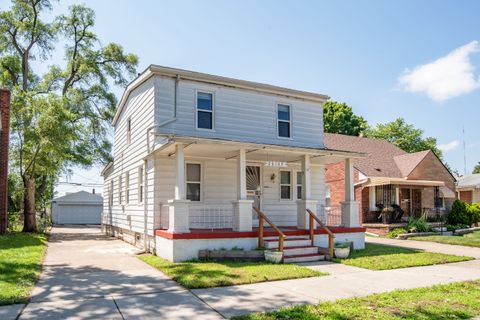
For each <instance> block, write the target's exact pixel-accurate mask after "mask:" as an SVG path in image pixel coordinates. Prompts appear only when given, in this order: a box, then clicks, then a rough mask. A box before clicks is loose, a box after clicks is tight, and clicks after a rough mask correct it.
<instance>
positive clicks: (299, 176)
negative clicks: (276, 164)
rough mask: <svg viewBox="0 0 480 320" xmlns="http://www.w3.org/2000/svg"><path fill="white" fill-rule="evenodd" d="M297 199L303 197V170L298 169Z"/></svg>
mask: <svg viewBox="0 0 480 320" xmlns="http://www.w3.org/2000/svg"><path fill="white" fill-rule="evenodd" d="M297 199H302V171H297Z"/></svg>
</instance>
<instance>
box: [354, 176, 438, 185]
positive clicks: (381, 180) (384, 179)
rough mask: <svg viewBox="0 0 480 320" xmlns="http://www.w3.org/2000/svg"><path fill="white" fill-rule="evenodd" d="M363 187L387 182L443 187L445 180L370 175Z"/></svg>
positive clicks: (386, 183)
mask: <svg viewBox="0 0 480 320" xmlns="http://www.w3.org/2000/svg"><path fill="white" fill-rule="evenodd" d="M362 184H363V186H364V187H374V186H384V185H389V184H396V185H409V186H423V187H444V186H445V182H443V181H435V180H409V179H405V178H390V177H370V178H368V179H366V180H365V181H364V182H363V183H362Z"/></svg>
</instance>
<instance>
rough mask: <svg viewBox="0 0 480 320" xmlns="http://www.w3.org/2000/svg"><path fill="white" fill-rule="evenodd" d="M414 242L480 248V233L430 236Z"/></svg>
mask: <svg viewBox="0 0 480 320" xmlns="http://www.w3.org/2000/svg"><path fill="white" fill-rule="evenodd" d="M412 240H419V241H431V242H438V243H445V244H454V245H459V246H468V247H479V248H480V231H476V232H472V233H467V234H464V235H461V236H428V237H415V238H413V239H412Z"/></svg>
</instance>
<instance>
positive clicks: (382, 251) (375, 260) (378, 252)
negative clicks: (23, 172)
mask: <svg viewBox="0 0 480 320" xmlns="http://www.w3.org/2000/svg"><path fill="white" fill-rule="evenodd" d="M472 259H473V258H470V257H463V256H454V255H449V254H443V253H433V252H425V251H420V250H414V249H407V248H399V247H393V246H385V245H380V244H372V243H367V244H365V249H364V250H354V251H353V252H352V253H351V254H350V256H349V257H348V258H347V259H334V261H335V262H340V263H343V264H346V265H349V266H354V267H360V268H365V269H370V270H387V269H398V268H407V267H417V266H429V265H433V264H442V263H449V262H459V261H467V260H472Z"/></svg>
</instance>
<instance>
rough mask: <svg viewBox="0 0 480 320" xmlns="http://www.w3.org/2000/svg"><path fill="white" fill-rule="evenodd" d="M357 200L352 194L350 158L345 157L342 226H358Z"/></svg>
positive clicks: (352, 180) (351, 164)
mask: <svg viewBox="0 0 480 320" xmlns="http://www.w3.org/2000/svg"><path fill="white" fill-rule="evenodd" d="M358 208H359V205H358V202H356V201H355V195H354V175H353V163H352V159H350V158H346V159H345V201H344V202H342V225H343V226H344V227H358V226H359V225H360V224H359V221H358V219H359V217H358Z"/></svg>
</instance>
